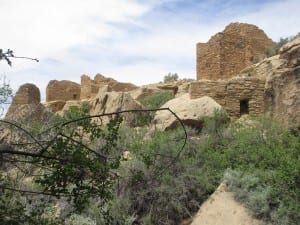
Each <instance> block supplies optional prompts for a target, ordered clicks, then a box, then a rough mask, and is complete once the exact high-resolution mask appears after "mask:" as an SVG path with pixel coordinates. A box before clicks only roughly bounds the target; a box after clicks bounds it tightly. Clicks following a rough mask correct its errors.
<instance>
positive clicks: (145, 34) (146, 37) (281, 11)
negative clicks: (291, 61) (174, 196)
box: [0, 0, 300, 99]
mask: <svg viewBox="0 0 300 225" xmlns="http://www.w3.org/2000/svg"><path fill="white" fill-rule="evenodd" d="M299 8H300V1H299V0H241V1H238V0H226V1H223V0H84V1H83V0H72V1H60V0H26V1H21V0H0V23H1V31H2V32H1V34H2V35H1V46H0V48H2V49H8V48H9V49H12V50H14V52H15V55H19V56H29V57H34V58H39V59H40V62H39V63H36V62H31V61H26V60H21V59H16V60H14V61H13V67H11V68H10V67H8V66H7V65H6V64H5V62H4V61H1V62H0V76H6V79H7V80H10V84H11V86H12V87H13V88H14V89H17V88H18V86H19V85H21V84H23V83H27V82H29V83H34V84H36V85H37V86H38V87H39V88H40V90H41V93H42V98H43V99H44V98H45V89H46V86H47V84H48V82H49V81H50V80H53V79H56V80H72V81H75V82H78V83H79V82H80V76H81V75H82V74H87V75H90V76H91V77H93V76H94V75H95V74H96V73H101V74H103V75H105V76H109V77H113V78H114V79H117V80H119V81H123V82H132V83H134V84H137V85H142V84H149V83H154V82H159V81H161V80H163V77H164V75H166V74H167V73H169V72H173V73H175V72H176V73H178V74H179V77H180V78H195V77H196V69H195V68H196V58H195V55H196V49H195V46H196V43H197V42H207V41H208V40H209V38H210V37H211V36H212V35H214V34H215V33H217V32H219V31H222V30H223V29H224V28H225V26H226V25H228V24H229V23H230V22H246V23H251V24H255V25H257V26H258V27H259V28H261V29H263V30H264V31H265V32H266V34H267V35H268V36H269V37H270V38H272V39H273V40H274V41H278V40H279V38H280V37H287V36H291V35H295V34H297V33H298V32H299V31H300V30H299V27H300V20H299V16H298V14H299V13H298V9H299Z"/></svg>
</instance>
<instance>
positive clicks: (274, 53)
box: [265, 33, 300, 57]
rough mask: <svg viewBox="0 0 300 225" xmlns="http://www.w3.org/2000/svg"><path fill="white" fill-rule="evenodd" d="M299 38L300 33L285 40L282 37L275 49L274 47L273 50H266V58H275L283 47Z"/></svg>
mask: <svg viewBox="0 0 300 225" xmlns="http://www.w3.org/2000/svg"><path fill="white" fill-rule="evenodd" d="M297 37H300V33H298V34H297V35H295V36H292V37H285V38H283V37H281V38H280V40H279V42H277V43H276V44H275V46H274V47H272V48H267V49H266V50H265V54H266V56H267V57H271V56H274V55H276V54H278V53H279V50H280V48H281V47H282V46H283V45H285V44H286V43H288V42H289V41H292V40H294V39H296V38H297Z"/></svg>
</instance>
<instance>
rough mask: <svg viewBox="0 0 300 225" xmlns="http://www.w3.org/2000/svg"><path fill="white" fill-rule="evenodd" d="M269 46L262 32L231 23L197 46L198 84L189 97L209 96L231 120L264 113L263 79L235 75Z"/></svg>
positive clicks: (248, 26) (195, 83)
mask: <svg viewBox="0 0 300 225" xmlns="http://www.w3.org/2000/svg"><path fill="white" fill-rule="evenodd" d="M272 46H274V43H273V41H272V40H271V39H269V38H268V37H267V35H266V34H265V33H264V32H263V31H262V30H260V29H259V28H258V27H256V26H254V25H251V24H245V23H231V24H229V25H228V26H227V27H226V28H225V30H224V31H223V32H220V33H217V34H216V35H214V36H213V37H212V38H211V39H210V40H209V41H208V42H207V43H198V44H197V81H196V82H192V83H191V84H190V90H189V93H190V98H191V99H195V98H200V97H203V96H209V97H211V98H213V99H214V100H215V101H217V102H218V103H219V104H220V105H221V106H222V107H223V108H224V109H225V110H226V111H227V113H228V114H229V116H232V117H239V116H241V115H243V114H249V113H250V114H262V113H264V111H265V104H264V90H265V89H264V86H265V79H264V78H262V77H261V78H254V77H246V78H245V77H240V78H238V77H236V76H237V75H238V74H239V73H240V71H241V70H243V69H244V68H246V67H247V66H250V65H252V64H253V62H254V60H256V59H262V58H263V57H265V56H264V54H265V50H266V49H267V48H270V47H272Z"/></svg>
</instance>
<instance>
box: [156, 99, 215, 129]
mask: <svg viewBox="0 0 300 225" xmlns="http://www.w3.org/2000/svg"><path fill="white" fill-rule="evenodd" d="M162 108H170V109H171V110H172V111H173V112H174V113H176V115H177V116H178V117H179V118H180V119H181V120H182V122H183V123H184V124H185V125H188V126H190V127H193V128H195V129H198V130H201V129H202V126H203V121H201V120H200V118H201V117H202V116H210V115H213V113H214V111H215V110H216V109H221V106H220V105H219V104H218V103H216V102H215V101H214V100H213V99H212V98H210V97H207V96H204V97H202V98H197V99H190V98H189V94H185V95H182V96H181V97H178V98H174V99H171V100H170V101H168V102H167V103H165V104H164V105H163V106H162ZM154 123H155V127H156V128H158V129H160V130H170V129H174V128H176V127H178V126H179V121H178V120H177V119H176V118H175V117H174V115H173V114H172V113H171V112H169V111H158V112H156V114H155V117H154Z"/></svg>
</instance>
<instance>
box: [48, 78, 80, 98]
mask: <svg viewBox="0 0 300 225" xmlns="http://www.w3.org/2000/svg"><path fill="white" fill-rule="evenodd" d="M79 99H80V85H79V84H77V83H75V82H72V81H68V80H62V81H58V80H51V81H50V82H49V83H48V85H47V88H46V101H47V102H50V101H57V100H60V101H69V100H79Z"/></svg>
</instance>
